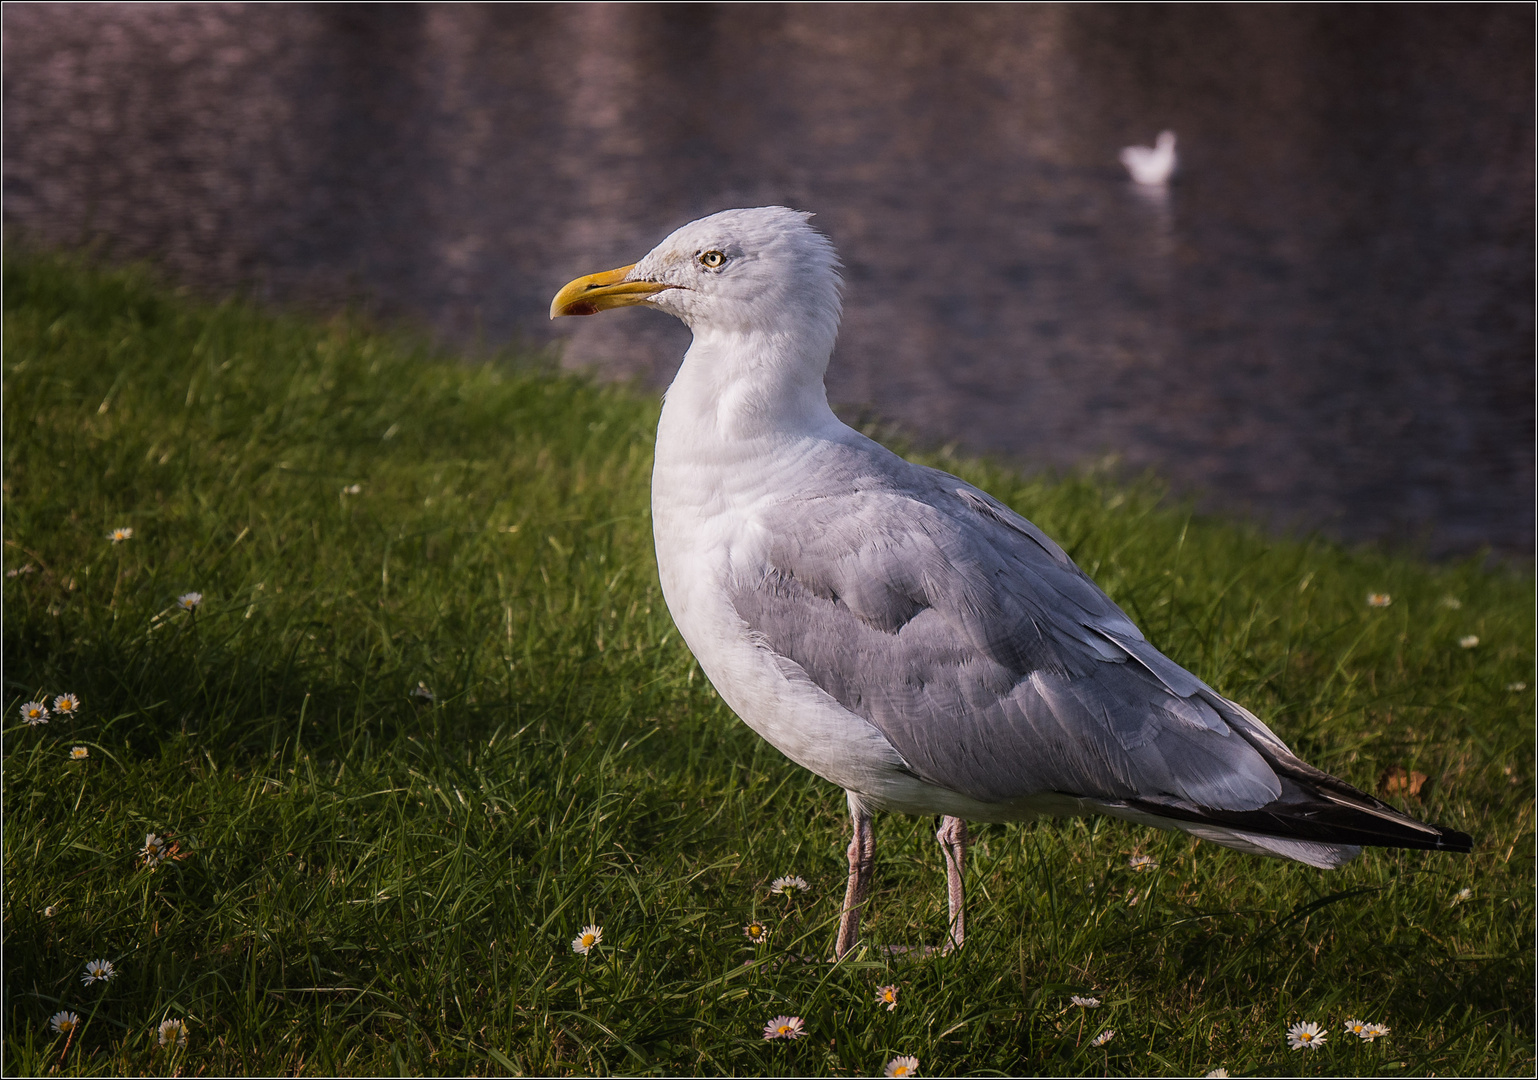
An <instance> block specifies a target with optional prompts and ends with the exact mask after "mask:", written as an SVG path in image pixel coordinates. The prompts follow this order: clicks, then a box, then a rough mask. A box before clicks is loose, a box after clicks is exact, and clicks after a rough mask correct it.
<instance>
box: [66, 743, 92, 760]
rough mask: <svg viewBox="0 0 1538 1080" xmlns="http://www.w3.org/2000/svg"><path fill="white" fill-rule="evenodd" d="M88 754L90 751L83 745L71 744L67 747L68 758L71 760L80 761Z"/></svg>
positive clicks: (88, 755)
mask: <svg viewBox="0 0 1538 1080" xmlns="http://www.w3.org/2000/svg"><path fill="white" fill-rule="evenodd" d="M90 756H91V752H90V751H89V750H87V749H86V748H85V747H83V746H71V747H70V748H69V759H70V760H71V761H82V760H84V759H85V758H88V757H90Z"/></svg>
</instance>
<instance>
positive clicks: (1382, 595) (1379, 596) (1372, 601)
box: [1367, 592, 1394, 607]
mask: <svg viewBox="0 0 1538 1080" xmlns="http://www.w3.org/2000/svg"><path fill="white" fill-rule="evenodd" d="M1393 602H1394V598H1393V597H1392V596H1390V595H1389V594H1388V593H1386V592H1370V593H1368V594H1367V606H1368V607H1388V606H1389V605H1390V604H1392V603H1393Z"/></svg>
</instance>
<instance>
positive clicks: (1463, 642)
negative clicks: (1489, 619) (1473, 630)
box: [1458, 634, 1479, 649]
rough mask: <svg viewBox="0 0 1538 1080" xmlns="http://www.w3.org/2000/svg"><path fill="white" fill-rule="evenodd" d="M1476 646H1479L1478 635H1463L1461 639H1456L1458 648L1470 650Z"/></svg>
mask: <svg viewBox="0 0 1538 1080" xmlns="http://www.w3.org/2000/svg"><path fill="white" fill-rule="evenodd" d="M1478 644H1479V635H1478V634H1465V635H1464V636H1463V637H1461V638H1459V639H1458V646H1459V647H1460V648H1464V649H1472V648H1473V647H1474V646H1475V645H1478Z"/></svg>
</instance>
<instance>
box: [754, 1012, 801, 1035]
mask: <svg viewBox="0 0 1538 1080" xmlns="http://www.w3.org/2000/svg"><path fill="white" fill-rule="evenodd" d="M805 1034H806V1025H805V1024H804V1023H802V1020H801V1017H799V1016H776V1017H775V1018H774V1019H773V1020H771V1021H769V1022H768V1023H767V1024H765V1025H764V1038H765V1039H799V1038H801V1036H803V1035H805Z"/></svg>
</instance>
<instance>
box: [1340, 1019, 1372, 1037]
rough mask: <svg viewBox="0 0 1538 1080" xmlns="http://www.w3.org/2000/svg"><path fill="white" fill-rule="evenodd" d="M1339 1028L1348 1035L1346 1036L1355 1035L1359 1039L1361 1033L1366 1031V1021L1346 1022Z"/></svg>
mask: <svg viewBox="0 0 1538 1080" xmlns="http://www.w3.org/2000/svg"><path fill="white" fill-rule="evenodd" d="M1341 1026H1342V1028H1343V1029H1344V1030H1345V1032H1346V1034H1348V1035H1355V1036H1357V1037H1358V1038H1360V1037H1361V1034H1362V1032H1364V1031H1366V1030H1367V1021H1366V1020H1347V1021H1346V1022H1345V1023H1344V1024H1343V1025H1341Z"/></svg>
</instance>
